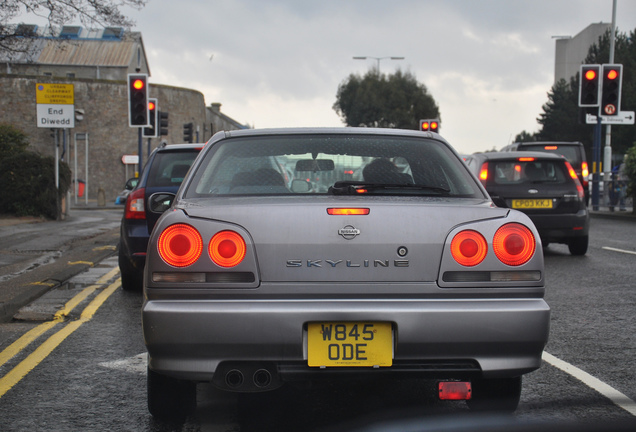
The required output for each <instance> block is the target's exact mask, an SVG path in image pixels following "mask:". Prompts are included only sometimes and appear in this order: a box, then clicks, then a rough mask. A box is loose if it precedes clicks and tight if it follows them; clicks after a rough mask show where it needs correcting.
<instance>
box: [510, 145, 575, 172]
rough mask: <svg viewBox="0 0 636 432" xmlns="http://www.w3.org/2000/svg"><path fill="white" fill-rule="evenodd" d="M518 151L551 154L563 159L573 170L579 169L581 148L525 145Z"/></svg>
mask: <svg viewBox="0 0 636 432" xmlns="http://www.w3.org/2000/svg"><path fill="white" fill-rule="evenodd" d="M519 150H523V151H540V152H547V153H553V154H556V155H560V156H563V157H565V158H566V159H567V160H568V162H570V163H571V164H572V166H574V167H575V168H580V167H581V162H582V160H581V154H580V152H581V148H580V147H579V146H574V145H557V144H549V145H547V144H540V145H526V144H524V145H523V146H520V147H519Z"/></svg>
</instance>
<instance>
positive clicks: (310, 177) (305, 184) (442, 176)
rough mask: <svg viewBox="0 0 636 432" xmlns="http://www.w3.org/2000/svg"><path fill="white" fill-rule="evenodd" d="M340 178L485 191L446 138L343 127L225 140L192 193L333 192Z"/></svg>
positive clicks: (451, 191)
mask: <svg viewBox="0 0 636 432" xmlns="http://www.w3.org/2000/svg"><path fill="white" fill-rule="evenodd" d="M336 182H365V183H366V184H374V185H382V184H384V185H396V186H395V187H389V188H376V189H373V191H372V190H371V188H369V191H368V192H369V193H381V194H397V195H403V194H408V195H444V196H458V197H459V196H462V197H474V196H478V197H482V194H481V191H480V190H479V188H478V187H477V185H476V183H475V181H474V179H473V178H472V177H471V176H470V174H469V173H468V171H467V170H466V167H465V166H464V165H463V163H462V162H461V161H460V160H459V159H458V158H457V156H455V155H454V154H453V153H452V152H451V151H450V150H449V148H448V147H446V146H445V145H444V144H442V143H440V142H437V141H434V140H427V139H422V138H415V137H395V136H377V135H337V134H336V135H282V136H260V137H245V138H231V139H227V140H223V141H220V142H218V143H216V144H215V145H214V147H213V148H212V149H211V150H210V151H209V152H208V153H207V155H206V156H205V159H204V160H203V161H202V163H201V164H200V165H199V167H198V169H197V172H196V173H195V175H194V178H193V182H192V184H191V185H189V186H188V190H187V192H186V197H188V198H191V197H201V196H211V195H245V194H247V195H266V194H329V193H332V192H333V189H330V188H332V187H333V186H334V184H335V183H336ZM402 186H404V187H402ZM424 186H425V187H428V189H426V188H425V187H424ZM436 188H437V189H436Z"/></svg>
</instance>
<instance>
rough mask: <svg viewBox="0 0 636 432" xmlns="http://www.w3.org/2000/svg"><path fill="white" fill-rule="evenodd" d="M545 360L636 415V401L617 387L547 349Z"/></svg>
mask: <svg viewBox="0 0 636 432" xmlns="http://www.w3.org/2000/svg"><path fill="white" fill-rule="evenodd" d="M543 360H545V361H546V362H548V363H550V364H551V365H552V366H554V367H556V368H558V369H561V370H562V371H564V372H565V373H567V374H570V375H571V376H573V377H574V378H576V379H578V380H579V381H581V382H582V383H583V384H585V385H586V386H588V387H590V388H592V389H594V390H596V391H597V392H599V393H600V394H602V395H603V396H605V397H606V398H608V399H609V400H611V401H612V402H613V403H614V404H616V405H617V406H619V407H620V408H623V409H624V410H625V411H627V412H628V413H630V414H631V415H633V416H636V402H634V401H633V400H631V399H630V398H629V397H627V396H626V395H624V394H623V393H621V392H619V391H618V390H616V389H615V388H613V387H611V386H609V385H608V384H605V383H604V382H603V381H601V380H600V379H598V378H595V377H593V376H592V375H590V374H589V373H587V372H585V371H584V370H581V369H579V368H577V367H576V366H573V365H571V364H570V363H567V362H565V361H563V360H561V359H559V358H557V357H555V356H553V355H552V354H550V353H548V352H546V351H543Z"/></svg>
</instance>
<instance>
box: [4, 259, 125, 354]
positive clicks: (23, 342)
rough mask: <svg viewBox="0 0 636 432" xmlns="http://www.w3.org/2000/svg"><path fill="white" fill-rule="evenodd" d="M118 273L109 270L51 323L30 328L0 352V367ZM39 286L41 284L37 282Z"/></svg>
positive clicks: (85, 289)
mask: <svg viewBox="0 0 636 432" xmlns="http://www.w3.org/2000/svg"><path fill="white" fill-rule="evenodd" d="M118 272H119V267H115V268H113V269H111V270H110V271H109V272H108V273H106V274H105V275H103V276H102V277H100V278H99V279H98V280H97V284H96V285H91V286H89V287H87V288H84V289H83V290H82V291H81V292H79V293H78V294H76V295H75V296H74V297H73V298H72V299H70V300H69V301H68V302H67V303H66V304H65V305H64V308H62V309H60V310H58V311H57V312H56V313H55V315H54V317H53V321H47V322H45V323H42V324H40V325H38V326H37V327H34V328H32V329H31V330H29V331H28V332H26V333H25V334H23V335H22V336H20V338H19V339H18V340H16V341H15V342H13V343H12V344H11V345H9V346H8V347H6V348H5V349H4V350H3V351H2V352H0V366H2V365H3V364H5V363H6V362H8V361H9V360H11V359H12V358H13V357H15V356H16V355H18V354H19V353H20V351H22V350H23V349H25V348H26V347H27V346H29V345H30V344H31V343H32V342H33V341H34V340H36V339H37V338H39V337H40V336H42V335H43V334H44V333H46V332H47V331H49V330H50V329H52V328H53V327H55V326H56V325H57V324H59V323H61V322H63V321H64V318H65V317H67V316H68V315H69V314H70V313H71V312H72V311H73V309H75V307H76V306H77V305H78V304H80V303H81V302H82V301H84V300H85V299H86V298H87V297H88V296H89V295H91V294H92V293H93V292H94V291H95V290H97V289H98V288H99V287H100V286H101V285H105V284H107V283H108V281H109V280H111V279H112V278H113V277H115V275H116V274H117V273H118ZM38 284H41V282H38Z"/></svg>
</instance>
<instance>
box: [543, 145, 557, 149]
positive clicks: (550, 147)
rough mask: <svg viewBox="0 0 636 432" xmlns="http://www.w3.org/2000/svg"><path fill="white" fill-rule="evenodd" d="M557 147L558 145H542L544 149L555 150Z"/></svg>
mask: <svg viewBox="0 0 636 432" xmlns="http://www.w3.org/2000/svg"><path fill="white" fill-rule="evenodd" d="M558 148H559V147H558V146H545V147H543V149H544V150H557V149H558Z"/></svg>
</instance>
